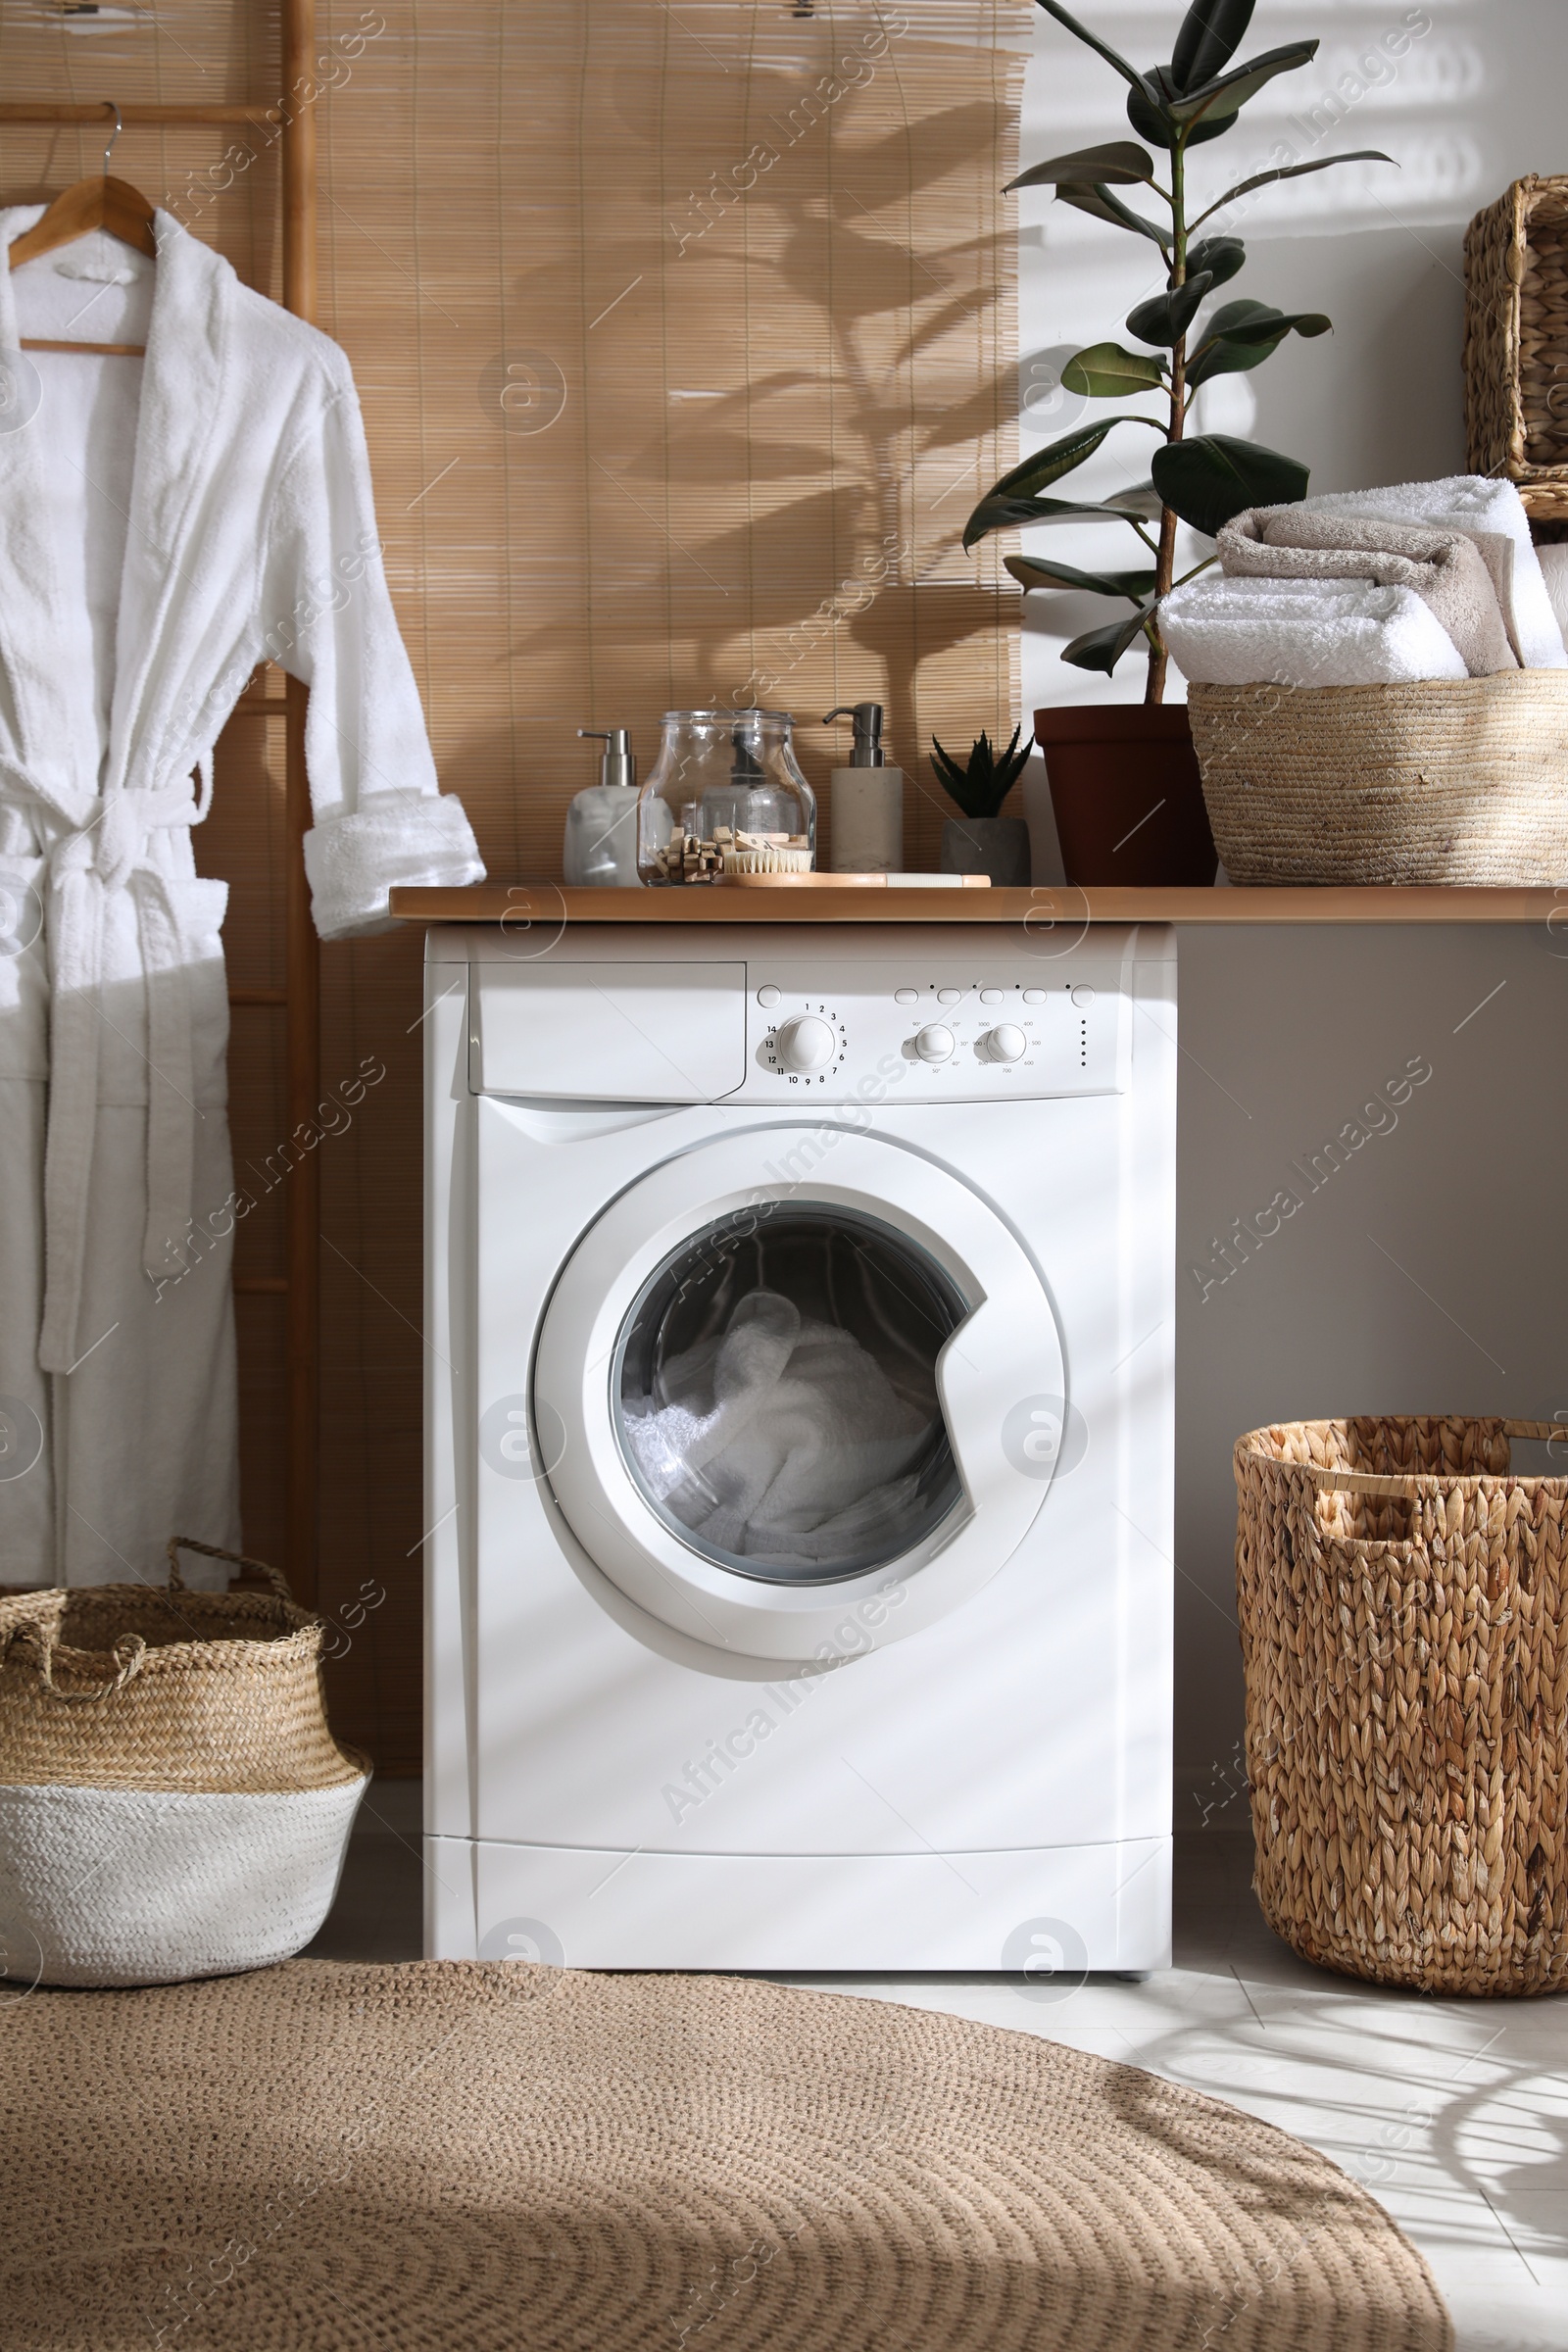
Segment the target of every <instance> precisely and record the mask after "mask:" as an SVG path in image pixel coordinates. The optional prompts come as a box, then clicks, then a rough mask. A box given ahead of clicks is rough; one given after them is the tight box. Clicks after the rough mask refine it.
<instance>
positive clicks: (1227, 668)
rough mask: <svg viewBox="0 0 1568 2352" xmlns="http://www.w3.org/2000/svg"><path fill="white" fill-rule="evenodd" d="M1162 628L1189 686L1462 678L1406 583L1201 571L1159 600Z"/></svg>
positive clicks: (1443, 636) (1443, 635)
mask: <svg viewBox="0 0 1568 2352" xmlns="http://www.w3.org/2000/svg"><path fill="white" fill-rule="evenodd" d="M1159 625H1160V629H1161V632H1162V633H1163V636H1164V639H1165V643H1166V645H1167V646H1168V647H1169V648H1170V653H1171V659H1172V660H1173V661H1174V662H1175V663H1176V665H1177V667H1178V668H1179V669H1180V670H1181V672H1182V674H1183V676H1184V677H1186V678H1188V679H1189V680H1190V681H1191V682H1192V683H1193V684H1194V685H1204V686H1252V685H1275V686H1397V685H1403V684H1405V683H1407V682H1408V681H1409V680H1411V679H1414V678H1463V677H1467V676H1468V675H1469V672H1468V670H1467V669H1466V667H1465V664H1464V661H1463V659H1462V657H1461V656H1460V654H1459V652H1458V650H1457V648H1456V647H1455V645H1454V642H1453V640H1452V638H1451V637H1450V636H1449V635H1448V633H1447V631H1446V629H1445V628H1444V626H1443V624H1442V622H1441V621H1440V620H1439V619H1438V618H1437V615H1436V614H1435V613H1433V611H1432V610H1431V607H1430V606H1428V605H1426V604H1423V602H1422V600H1421V599H1420V597H1418V596H1417V595H1416V593H1415V591H1414V589H1413V588H1379V587H1375V586H1374V585H1373V583H1372V582H1371V581H1370V580H1337V581H1329V580H1277V579H1234V578H1229V577H1227V576H1226V575H1225V574H1224V573H1222V572H1205V573H1204V574H1203V575H1202V577H1201V578H1200V579H1196V580H1189V581H1188V583H1187V585H1186V587H1185V588H1177V589H1173V590H1172V592H1171V594H1170V595H1169V596H1167V597H1166V598H1165V599H1164V601H1163V603H1162V604H1161V605H1160V608H1159Z"/></svg>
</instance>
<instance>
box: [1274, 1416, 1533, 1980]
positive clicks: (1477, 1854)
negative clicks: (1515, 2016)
mask: <svg viewBox="0 0 1568 2352" xmlns="http://www.w3.org/2000/svg"><path fill="white" fill-rule="evenodd" d="M1562 1435H1563V1432H1562V1431H1561V1430H1560V1429H1555V1428H1553V1427H1552V1426H1551V1425H1549V1424H1541V1423H1536V1422H1513V1421H1493V1420H1460V1419H1453V1420H1413V1419H1389V1420H1353V1421H1298V1422H1292V1423H1288V1424H1286V1425H1284V1426H1283V1427H1278V1428H1273V1429H1259V1430H1254V1431H1252V1433H1251V1434H1250V1436H1248V1437H1245V1438H1243V1439H1241V1440H1240V1441H1239V1443H1238V1445H1237V1447H1236V1487H1237V1494H1238V1496H1239V1499H1240V1509H1239V1514H1238V1527H1237V1541H1236V1584H1237V1598H1238V1604H1239V1614H1240V1618H1241V1629H1242V1655H1243V1660H1244V1664H1245V1667H1246V1675H1247V1771H1248V1779H1249V1782H1250V1787H1251V1805H1252V1827H1253V1832H1254V1835H1255V1838H1256V1843H1257V1874H1256V1882H1255V1883H1256V1887H1257V1895H1258V1900H1259V1902H1260V1903H1261V1905H1262V1908H1263V1913H1264V1916H1265V1918H1266V1919H1267V1920H1268V1922H1269V1925H1270V1926H1271V1927H1272V1928H1273V1929H1274V1930H1275V1931H1276V1933H1277V1934H1279V1935H1281V1936H1284V1937H1285V1938H1286V1940H1287V1941H1288V1942H1289V1943H1291V1944H1293V1945H1294V1946H1295V1948H1296V1949H1297V1951H1299V1953H1300V1954H1301V1955H1302V1957H1303V1958H1304V1959H1307V1960H1312V1961H1316V1962H1317V1963H1318V1964H1319V1965H1320V1966H1322V1967H1325V1968H1333V1969H1338V1970H1340V1971H1341V1972H1342V1973H1344V1974H1345V1975H1347V1976H1355V1977H1366V1978H1370V1979H1372V1980H1373V1981H1374V1982H1376V1983H1378V1984H1383V1985H1411V1986H1415V1987H1418V1988H1419V1989H1420V1990H1422V1991H1424V1992H1437V1993H1529V1992H1545V1991H1550V1990H1553V1989H1555V1988H1557V1987H1559V1986H1562V1985H1568V1479H1564V1478H1538V1477H1525V1476H1514V1475H1512V1474H1511V1473H1510V1469H1509V1449H1508V1441H1509V1438H1510V1437H1515V1438H1537V1439H1540V1438H1551V1437H1558V1438H1560V1437H1561V1436H1562Z"/></svg>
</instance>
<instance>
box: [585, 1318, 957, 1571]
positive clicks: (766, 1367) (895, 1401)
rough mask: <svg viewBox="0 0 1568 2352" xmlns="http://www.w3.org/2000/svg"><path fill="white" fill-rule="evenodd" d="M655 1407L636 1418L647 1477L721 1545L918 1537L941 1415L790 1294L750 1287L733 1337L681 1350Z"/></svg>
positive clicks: (798, 1551)
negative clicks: (921, 1499) (919, 1487)
mask: <svg viewBox="0 0 1568 2352" xmlns="http://www.w3.org/2000/svg"><path fill="white" fill-rule="evenodd" d="M651 1406H652V1409H651V1410H649V1411H648V1412H647V1413H645V1414H643V1415H642V1416H640V1417H634V1416H633V1415H631V1414H629V1413H628V1416H627V1419H626V1434H627V1437H628V1439H629V1440H630V1443H631V1446H632V1449H633V1451H634V1452H635V1454H636V1456H637V1460H638V1464H639V1466H640V1467H641V1469H642V1472H643V1476H644V1478H645V1479H646V1480H647V1482H648V1485H649V1488H650V1489H651V1491H652V1492H653V1494H654V1495H656V1496H658V1498H659V1499H660V1500H661V1501H664V1502H667V1503H668V1505H669V1508H670V1509H671V1510H672V1511H673V1512H674V1514H675V1515H676V1517H677V1518H679V1520H680V1521H681V1523H682V1525H683V1526H686V1527H689V1528H690V1529H691V1531H692V1533H693V1534H694V1535H698V1536H701V1538H702V1540H703V1542H704V1544H706V1545H708V1546H710V1547H711V1548H712V1549H714V1550H717V1551H724V1552H728V1553H730V1554H731V1555H732V1556H734V1557H736V1558H741V1559H749V1558H762V1557H768V1556H771V1557H774V1558H778V1559H791V1558H795V1559H801V1560H805V1561H816V1560H821V1561H824V1562H831V1561H833V1560H837V1559H845V1558H849V1557H852V1556H854V1555H855V1554H856V1553H857V1552H859V1551H862V1550H867V1549H872V1548H875V1549H878V1550H883V1551H885V1550H886V1549H887V1548H888V1540H889V1538H890V1537H896V1536H897V1535H898V1534H899V1532H900V1531H901V1530H902V1529H905V1528H906V1527H907V1530H908V1532H909V1533H910V1534H911V1537H912V1533H913V1526H914V1522H915V1521H916V1520H917V1519H918V1517H919V1503H918V1498H917V1495H916V1493H915V1486H916V1480H915V1477H914V1475H913V1472H912V1468H911V1465H912V1464H913V1463H914V1462H915V1461H916V1460H917V1458H918V1456H919V1455H920V1453H921V1451H922V1450H923V1448H924V1446H925V1445H926V1444H927V1442H928V1440H929V1438H930V1436H931V1432H932V1427H933V1424H932V1420H931V1417H930V1416H929V1415H927V1414H924V1413H922V1412H921V1411H920V1410H919V1409H918V1408H917V1407H916V1406H915V1405H913V1404H910V1403H909V1402H907V1400H906V1399H905V1398H904V1397H900V1396H899V1394H898V1393H897V1391H896V1390H895V1389H894V1387H893V1385H892V1383H891V1381H890V1380H889V1379H888V1376H887V1374H886V1373H885V1372H884V1371H883V1369H882V1366H881V1365H880V1364H879V1363H878V1362H877V1360H876V1357H875V1356H874V1355H872V1354H871V1352H870V1351H869V1349H867V1348H862V1347H861V1345H860V1343H859V1341H858V1340H857V1339H856V1338H855V1337H854V1335H853V1334H852V1333H850V1332H848V1331H845V1330H842V1329H841V1328H840V1327H839V1326H838V1325H837V1324H832V1323H818V1322H814V1321H812V1320H810V1319H809V1318H808V1317H805V1316H803V1315H802V1314H801V1311H800V1309H799V1308H798V1307H797V1306H796V1305H794V1303H793V1302H792V1301H791V1300H790V1299H786V1298H784V1297H783V1296H782V1295H781V1294H780V1293H778V1292H777V1291H766V1290H756V1291H749V1292H748V1293H747V1294H746V1296H745V1297H744V1298H743V1299H740V1300H739V1302H738V1303H737V1305H736V1307H735V1309H734V1312H733V1313H732V1314H731V1316H730V1319H729V1323H728V1326H727V1328H726V1329H725V1330H724V1331H723V1332H722V1333H721V1334H719V1335H718V1336H716V1337H714V1338H712V1339H707V1340H703V1341H700V1342H699V1343H698V1345H697V1346H696V1347H694V1348H687V1349H686V1350H685V1351H684V1353H682V1354H680V1355H676V1356H672V1357H671V1358H670V1359H669V1361H668V1362H667V1363H666V1364H665V1365H664V1366H663V1367H662V1371H661V1373H660V1375H659V1380H658V1393H657V1395H656V1396H655V1397H654V1398H653V1399H652V1400H651Z"/></svg>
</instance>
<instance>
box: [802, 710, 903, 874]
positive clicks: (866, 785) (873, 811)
mask: <svg viewBox="0 0 1568 2352" xmlns="http://www.w3.org/2000/svg"><path fill="white" fill-rule="evenodd" d="M835 718H848V719H850V720H852V721H853V723H854V727H855V748H854V750H853V751H852V752H851V754H850V764H849V766H848V767H836V768H835V769H834V770H833V777H832V795H833V797H832V800H831V803H830V804H829V806H830V809H831V813H832V819H833V871H834V873H836V874H901V873H902V872H903V871H904V770H903V768H902V767H886V766H884V765H883V760H882V706H881V704H880V703H853V704H851V705H849V706H848V707H847V708H842V709H840V710H837V711H829V712H828V713H827V717H826V718H824V719H823V721H822V724H823V726H824V727H825V726H826V725H827V724H828V723H829V720H831V719H835Z"/></svg>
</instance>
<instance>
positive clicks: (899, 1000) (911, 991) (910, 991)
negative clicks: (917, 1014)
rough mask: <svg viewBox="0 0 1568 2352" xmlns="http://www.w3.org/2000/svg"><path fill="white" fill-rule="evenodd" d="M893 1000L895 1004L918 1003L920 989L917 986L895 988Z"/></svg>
mask: <svg viewBox="0 0 1568 2352" xmlns="http://www.w3.org/2000/svg"><path fill="white" fill-rule="evenodd" d="M893 1002H894V1004H895V1005H918V1004H919V1002H920V991H919V990H918V989H917V988H896V989H895V990H894V991H893Z"/></svg>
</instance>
